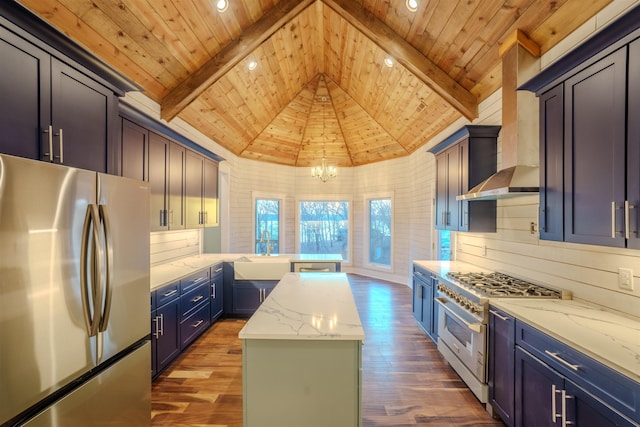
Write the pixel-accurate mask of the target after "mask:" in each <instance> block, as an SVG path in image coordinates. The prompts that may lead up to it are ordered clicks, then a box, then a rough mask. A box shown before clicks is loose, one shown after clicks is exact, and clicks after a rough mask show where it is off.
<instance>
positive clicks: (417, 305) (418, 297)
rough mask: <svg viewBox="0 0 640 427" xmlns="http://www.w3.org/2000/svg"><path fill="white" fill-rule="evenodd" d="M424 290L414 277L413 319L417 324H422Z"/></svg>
mask: <svg viewBox="0 0 640 427" xmlns="http://www.w3.org/2000/svg"><path fill="white" fill-rule="evenodd" d="M423 292H424V289H422V286H421V284H420V280H418V279H417V278H416V277H415V276H414V277H413V310H412V311H413V317H414V318H415V319H416V320H417V321H418V323H422V295H423Z"/></svg>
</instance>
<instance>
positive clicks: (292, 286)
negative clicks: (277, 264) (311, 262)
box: [239, 273, 364, 341]
mask: <svg viewBox="0 0 640 427" xmlns="http://www.w3.org/2000/svg"><path fill="white" fill-rule="evenodd" d="M239 337H240V339H274V340H354V341H364V329H363V328H362V323H361V322H360V316H359V315H358V311H357V309H356V305H355V301H354V299H353V295H352V293H351V287H350V286H349V281H348V279H347V276H346V274H344V273H287V274H286V275H285V276H284V277H283V278H282V280H281V281H280V282H279V283H278V285H277V286H276V287H275V289H274V290H273V291H272V292H271V294H270V295H269V297H268V298H267V299H266V300H265V301H264V302H263V303H262V304H261V305H260V307H259V308H258V310H257V311H256V312H255V313H254V314H253V316H251V318H250V319H249V321H248V322H247V324H246V325H245V326H244V328H242V330H241V331H240V334H239Z"/></svg>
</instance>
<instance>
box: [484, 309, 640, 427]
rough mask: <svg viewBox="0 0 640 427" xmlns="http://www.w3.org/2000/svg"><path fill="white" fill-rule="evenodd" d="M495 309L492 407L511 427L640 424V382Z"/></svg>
mask: <svg viewBox="0 0 640 427" xmlns="http://www.w3.org/2000/svg"><path fill="white" fill-rule="evenodd" d="M490 310H491V311H490V320H489V322H490V324H489V330H490V334H489V348H490V353H489V356H490V357H489V360H490V364H489V399H490V402H489V403H490V404H491V405H492V407H493V409H494V411H495V412H496V414H497V415H499V416H500V417H501V418H503V421H504V422H505V424H506V425H508V426H510V427H511V426H516V427H530V426H536V427H541V426H563V425H577V426H581V427H582V426H586V427H592V426H593V427H595V426H598V427H607V426H636V427H637V426H639V425H640V384H639V383H637V382H635V381H633V380H631V379H630V378H628V377H626V376H624V375H622V374H620V373H618V372H616V371H614V370H613V369H611V368H609V367H607V366H605V365H603V364H602V363H600V362H598V361H596V360H594V359H592V358H590V357H589V356H587V355H585V354H584V353H582V352H580V351H578V350H576V349H574V348H572V347H571V346H569V345H567V344H564V343H562V342H560V341H558V340H557V339H555V338H552V337H550V336H549V335H547V334H545V333H543V332H541V331H540V330H538V329H536V328H534V327H532V326H530V325H529V324H527V323H525V322H523V321H521V320H519V319H514V318H513V317H512V316H509V315H508V314H507V313H504V312H503V311H500V310H498V309H496V308H495V307H493V306H492V307H491V309H490ZM512 396H513V397H512Z"/></svg>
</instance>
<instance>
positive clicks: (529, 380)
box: [515, 347, 564, 427]
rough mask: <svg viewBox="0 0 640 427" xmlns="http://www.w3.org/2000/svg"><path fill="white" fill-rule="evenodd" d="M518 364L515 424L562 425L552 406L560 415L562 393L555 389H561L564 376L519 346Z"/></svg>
mask: <svg viewBox="0 0 640 427" xmlns="http://www.w3.org/2000/svg"><path fill="white" fill-rule="evenodd" d="M515 363H516V383H515V385H516V389H515V408H516V409H515V425H516V426H517V427H545V426H558V427H559V426H560V425H561V417H554V413H553V411H552V409H556V414H560V392H556V393H554V391H557V390H562V388H563V387H564V378H563V377H562V376H561V375H559V374H558V373H557V372H556V371H555V370H553V369H551V368H550V367H549V366H548V365H547V364H545V363H543V362H541V361H540V360H538V359H537V358H535V357H534V356H532V355H531V354H529V353H527V352H526V351H525V350H523V349H522V348H520V347H516V351H515ZM552 402H555V403H552ZM553 406H555V408H553Z"/></svg>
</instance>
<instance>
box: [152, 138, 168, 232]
mask: <svg viewBox="0 0 640 427" xmlns="http://www.w3.org/2000/svg"><path fill="white" fill-rule="evenodd" d="M168 162H169V140H168V139H166V138H163V137H161V136H160V135H158V134H156V133H153V132H149V190H150V200H149V205H150V217H149V220H150V221H149V224H150V227H151V231H163V230H167V229H168V224H169V214H168V209H167V190H168V188H167V187H168V185H167V180H168V167H167V166H168Z"/></svg>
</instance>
